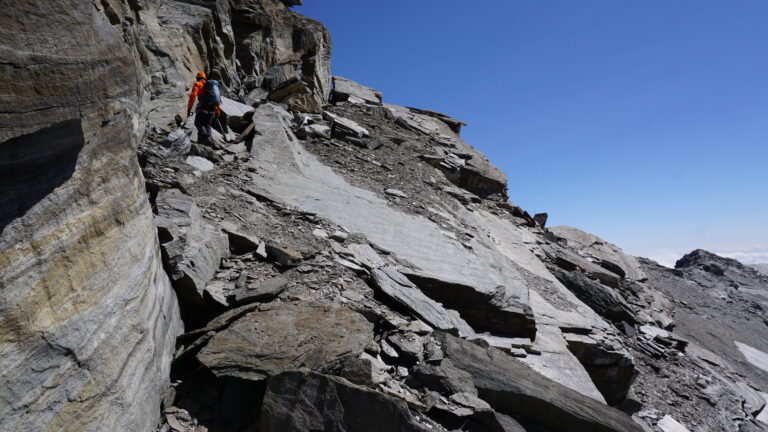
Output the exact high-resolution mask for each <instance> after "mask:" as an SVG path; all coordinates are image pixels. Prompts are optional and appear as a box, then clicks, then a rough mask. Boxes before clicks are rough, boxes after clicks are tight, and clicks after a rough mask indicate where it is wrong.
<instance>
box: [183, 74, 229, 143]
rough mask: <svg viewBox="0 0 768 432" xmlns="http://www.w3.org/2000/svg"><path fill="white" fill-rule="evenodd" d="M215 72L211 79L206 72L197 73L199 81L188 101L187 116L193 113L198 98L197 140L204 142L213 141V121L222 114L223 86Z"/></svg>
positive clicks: (196, 113) (196, 116) (196, 115)
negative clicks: (207, 77)
mask: <svg viewBox="0 0 768 432" xmlns="http://www.w3.org/2000/svg"><path fill="white" fill-rule="evenodd" d="M215 74H216V72H213V73H212V74H211V76H210V77H209V78H210V79H206V76H205V73H204V72H198V73H197V81H195V83H194V84H193V85H192V91H191V92H190V93H189V102H188V103H187V118H189V116H190V115H191V114H192V108H193V107H194V105H195V99H197V110H196V112H195V127H196V128H197V140H198V142H200V143H202V144H210V143H211V123H212V122H213V118H214V117H218V116H219V114H221V88H220V85H219V81H218V80H216V79H215V78H218V77H217V76H215Z"/></svg>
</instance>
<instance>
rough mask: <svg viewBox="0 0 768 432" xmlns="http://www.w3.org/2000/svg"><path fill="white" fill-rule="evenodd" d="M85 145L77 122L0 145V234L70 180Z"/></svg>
mask: <svg viewBox="0 0 768 432" xmlns="http://www.w3.org/2000/svg"><path fill="white" fill-rule="evenodd" d="M84 145H85V138H84V137H83V128H82V124H81V120H80V119H71V120H65V121H62V122H59V123H56V124H54V125H51V126H48V127H47V128H45V129H41V130H39V131H36V132H32V133H28V134H25V135H21V136H18V137H15V138H11V139H9V140H8V141H5V142H3V143H0V234H2V232H3V231H4V230H5V227H6V226H7V225H8V224H9V223H11V222H12V221H13V220H14V219H16V218H18V217H19V216H22V215H24V214H25V213H26V212H27V211H29V209H31V208H32V207H33V206H34V205H35V204H37V203H38V202H40V201H41V200H42V199H43V198H45V197H46V196H48V195H49V194H50V193H51V192H53V191H54V190H56V188H57V187H59V186H61V185H62V184H64V182H66V181H67V180H68V179H69V178H70V177H72V174H73V173H74V172H75V168H76V166H77V158H78V155H79V154H80V151H81V150H82V149H83V146H84Z"/></svg>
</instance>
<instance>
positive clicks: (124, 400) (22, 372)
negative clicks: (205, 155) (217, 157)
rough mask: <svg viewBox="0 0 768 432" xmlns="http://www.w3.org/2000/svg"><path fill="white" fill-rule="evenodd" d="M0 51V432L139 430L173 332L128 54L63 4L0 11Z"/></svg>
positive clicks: (145, 424) (117, 38)
mask: <svg viewBox="0 0 768 432" xmlns="http://www.w3.org/2000/svg"><path fill="white" fill-rule="evenodd" d="M51 17H56V19H55V20H54V19H51ZM0 52H2V58H3V61H2V62H1V63H0V72H2V75H3V76H4V77H5V79H3V80H2V82H0V95H2V96H0V103H2V106H3V109H2V113H0V161H1V162H0V209H2V210H0V232H1V233H2V235H1V236H0V285H2V287H3V288H2V290H0V429H2V430H9V431H10V430H15V431H33V430H35V431H37V430H57V431H102V430H126V431H127V430H135V431H149V430H151V429H152V428H153V427H154V426H155V424H156V421H157V420H156V419H157V417H158V415H159V408H160V400H161V397H162V394H163V393H164V391H165V388H166V387H167V386H168V372H169V366H170V356H171V353H172V350H173V345H174V343H173V341H174V338H175V337H176V335H177V334H178V333H180V332H181V322H180V320H179V312H178V306H177V304H176V298H175V295H174V293H173V290H172V289H171V288H170V284H169V282H168V279H167V277H166V276H165V274H164V272H163V270H162V265H161V264H160V257H159V252H158V247H157V246H158V241H157V236H156V234H155V229H154V227H153V223H152V215H151V211H150V207H149V204H148V202H147V199H146V194H145V193H144V185H143V180H142V177H141V173H140V171H139V167H138V164H137V163H136V156H135V151H136V144H137V142H136V133H137V132H139V129H138V128H136V127H135V125H136V124H137V123H138V120H137V117H136V116H137V114H138V106H139V100H138V94H139V87H138V85H139V82H138V76H139V75H140V74H139V72H138V71H137V69H136V68H135V66H134V58H133V56H132V55H131V52H130V51H129V50H128V48H127V47H126V45H125V43H124V41H123V39H122V38H121V35H120V34H119V33H118V31H116V30H115V28H113V27H112V26H111V25H110V23H109V21H108V20H107V17H105V16H103V15H102V14H101V13H100V12H99V11H98V10H97V9H96V8H95V7H94V5H93V4H91V3H90V2H81V1H74V0H71V1H68V0H57V1H49V0H25V1H18V2H13V3H12V4H10V3H9V4H5V5H4V6H3V13H2V15H0Z"/></svg>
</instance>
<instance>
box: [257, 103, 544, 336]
mask: <svg viewBox="0 0 768 432" xmlns="http://www.w3.org/2000/svg"><path fill="white" fill-rule="evenodd" d="M290 118H291V117H290V115H289V114H288V113H287V112H285V110H283V109H282V108H280V107H278V106H276V105H272V104H264V105H261V106H260V107H258V108H257V109H256V112H255V113H254V123H255V124H256V125H257V126H256V129H257V130H258V131H259V132H260V134H259V135H256V136H255V137H254V140H253V149H252V152H254V153H255V154H256V155H257V157H254V158H253V159H252V161H251V162H250V163H251V164H252V165H253V167H254V168H255V169H256V171H255V176H256V177H257V178H255V179H254V184H258V187H259V188H260V189H261V190H262V191H263V192H264V193H267V194H270V195H272V196H276V197H280V200H281V201H282V202H283V203H285V204H288V205H291V206H294V207H296V208H298V209H301V210H303V211H309V212H312V213H315V214H317V215H318V216H319V217H322V218H325V219H326V220H328V221H331V222H333V223H335V224H337V225H339V226H343V227H345V229H346V230H348V231H350V232H358V233H362V234H364V235H365V236H366V238H367V239H368V240H369V242H370V243H371V244H372V245H375V246H376V247H377V248H378V249H380V250H386V251H389V252H391V253H392V254H394V255H396V256H397V258H398V259H399V260H401V262H404V263H408V264H410V267H411V268H412V269H413V270H412V271H413V273H416V274H418V275H420V276H423V277H426V278H431V279H439V280H441V281H445V282H448V283H453V284H460V285H462V286H465V287H470V289H471V290H473V291H476V292H479V293H483V294H484V295H487V296H495V295H497V293H498V297H499V298H502V299H503V300H504V305H503V307H504V308H505V311H506V312H509V314H511V315H515V314H516V315H517V316H519V317H520V320H521V321H522V324H523V325H522V327H523V329H524V330H525V331H528V329H529V328H530V327H532V326H533V316H532V315H530V307H529V305H528V288H527V283H526V280H525V278H524V276H523V274H522V271H521V270H520V265H518V264H516V263H515V262H513V261H511V260H509V259H508V258H507V257H506V256H504V255H503V254H501V253H500V252H499V251H498V250H496V249H495V248H494V247H493V245H490V244H488V243H486V242H484V241H481V240H477V241H473V243H472V247H473V249H472V250H468V249H467V248H466V247H465V246H464V245H462V244H461V242H459V241H458V240H456V239H451V238H448V237H446V236H445V235H443V230H442V229H441V228H440V227H439V226H437V224H435V223H434V222H432V221H430V220H429V219H427V218H425V217H422V216H415V215H411V214H407V213H404V212H402V211H399V210H397V209H395V208H393V207H392V206H391V205H390V204H389V203H388V202H387V201H386V200H385V199H383V198H382V197H380V196H377V194H376V193H375V192H372V191H369V190H365V189H361V188H358V187H355V186H352V185H350V184H349V183H348V182H347V181H345V180H344V179H343V178H342V177H340V176H339V175H337V174H336V173H334V172H333V170H332V169H331V168H330V167H328V166H326V165H324V164H322V163H321V162H320V161H319V160H318V159H317V158H316V157H315V156H314V155H312V154H310V153H309V152H307V151H305V150H304V148H303V147H302V146H301V145H300V143H299V140H298V138H296V137H295V135H294V134H293V132H292V131H291V128H290ZM436 250H437V251H440V253H439V254H435V253H434V252H435V251H436ZM499 291H501V292H500V293H499ZM516 324H517V323H516ZM515 331H516V328H509V329H508V333H513V334H514V333H515Z"/></svg>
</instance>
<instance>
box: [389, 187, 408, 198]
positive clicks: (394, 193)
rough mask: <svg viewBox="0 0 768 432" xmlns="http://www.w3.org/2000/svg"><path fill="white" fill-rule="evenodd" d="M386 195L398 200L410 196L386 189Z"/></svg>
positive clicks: (397, 190)
mask: <svg viewBox="0 0 768 432" xmlns="http://www.w3.org/2000/svg"><path fill="white" fill-rule="evenodd" d="M384 193H385V194H387V195H389V196H394V197H398V198H408V195H406V194H405V192H403V191H401V190H400V189H384Z"/></svg>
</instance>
